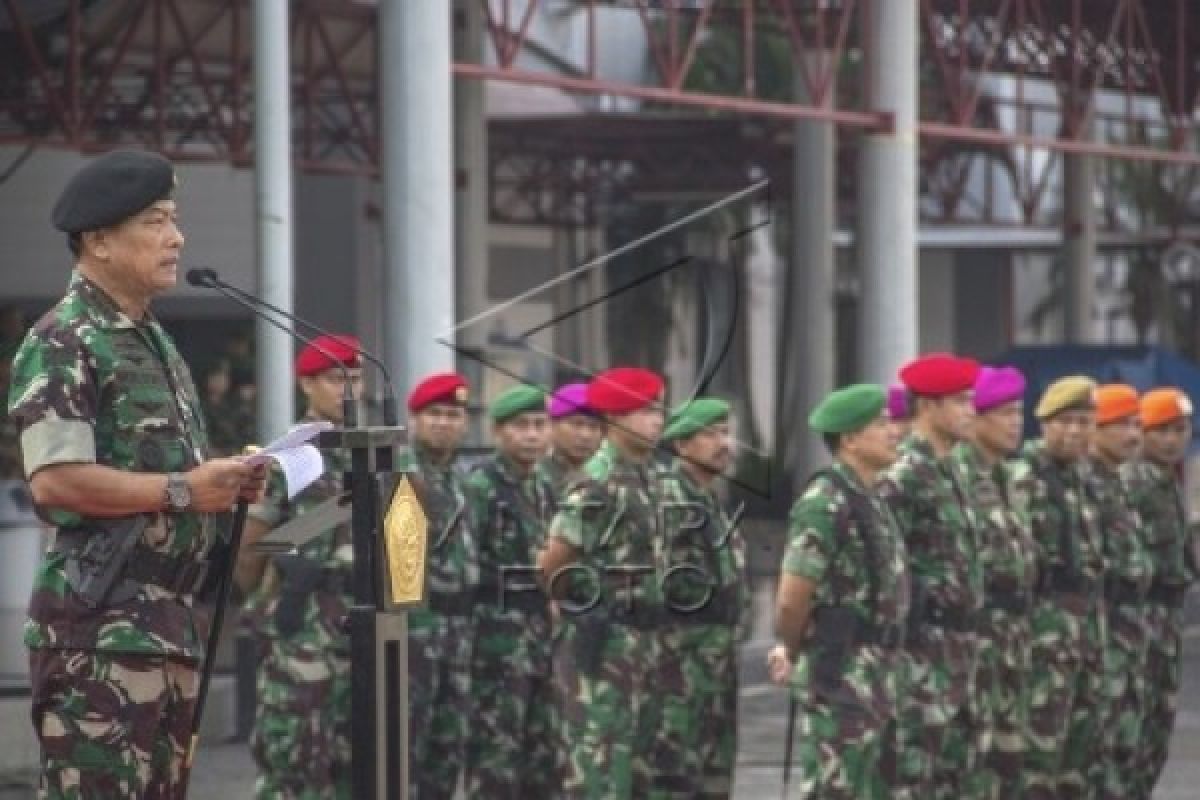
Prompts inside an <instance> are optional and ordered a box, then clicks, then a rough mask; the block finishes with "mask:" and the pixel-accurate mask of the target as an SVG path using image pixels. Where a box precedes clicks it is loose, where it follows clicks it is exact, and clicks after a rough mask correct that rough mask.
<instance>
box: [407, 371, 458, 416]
mask: <svg viewBox="0 0 1200 800" xmlns="http://www.w3.org/2000/svg"><path fill="white" fill-rule="evenodd" d="M434 403H449V404H450V405H455V406H465V405H466V404H467V379H466V378H464V377H463V376H462V375H459V374H458V373H457V372H439V373H436V374H434V375H430V376H429V377H428V378H426V379H425V380H423V381H421V382H420V383H418V384H417V385H416V388H414V389H413V390H412V392H410V393H409V395H408V410H409V411H420V410H421V409H423V408H426V407H427V406H431V405H433V404H434Z"/></svg>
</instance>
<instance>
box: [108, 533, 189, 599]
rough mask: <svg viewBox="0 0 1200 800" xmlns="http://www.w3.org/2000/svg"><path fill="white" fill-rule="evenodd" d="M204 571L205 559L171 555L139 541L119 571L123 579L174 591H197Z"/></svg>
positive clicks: (187, 592)
mask: <svg viewBox="0 0 1200 800" xmlns="http://www.w3.org/2000/svg"><path fill="white" fill-rule="evenodd" d="M207 575H208V562H207V561H196V560H195V559H191V558H173V557H171V556H167V555H163V554H162V553H158V552H155V551H154V550H150V549H148V548H145V547H142V546H140V545H139V546H138V547H136V548H135V549H134V551H133V556H132V557H131V558H130V559H129V563H127V564H126V565H125V569H124V570H122V571H121V578H122V579H124V580H127V581H133V582H134V583H148V584H151V585H154V586H159V587H162V588H163V589H166V590H167V591H169V592H174V593H175V594H192V593H194V592H197V591H199V589H200V587H201V586H203V585H204V578H205V577H206V576H207Z"/></svg>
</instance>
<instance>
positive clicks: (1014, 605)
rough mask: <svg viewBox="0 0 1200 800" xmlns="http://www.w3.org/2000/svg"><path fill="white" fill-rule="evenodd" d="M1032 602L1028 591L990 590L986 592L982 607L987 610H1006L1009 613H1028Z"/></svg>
mask: <svg viewBox="0 0 1200 800" xmlns="http://www.w3.org/2000/svg"><path fill="white" fill-rule="evenodd" d="M1032 607H1033V602H1032V600H1031V598H1030V596H1029V593H1028V592H1020V591H1008V590H992V589H989V590H988V593H987V602H986V603H985V604H984V609H985V610H987V611H1006V612H1008V613H1009V614H1028V613H1029V609H1030V608H1032Z"/></svg>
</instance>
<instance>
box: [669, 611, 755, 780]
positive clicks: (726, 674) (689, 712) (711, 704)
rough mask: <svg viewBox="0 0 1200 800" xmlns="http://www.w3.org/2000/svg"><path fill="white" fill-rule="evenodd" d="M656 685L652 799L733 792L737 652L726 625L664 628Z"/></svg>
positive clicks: (735, 745)
mask: <svg viewBox="0 0 1200 800" xmlns="http://www.w3.org/2000/svg"><path fill="white" fill-rule="evenodd" d="M661 643H662V652H661V655H660V659H659V665H658V669H657V678H656V681H655V683H656V688H657V689H658V691H659V693H660V696H661V703H662V709H661V714H662V727H661V730H660V732H659V735H658V738H657V740H656V742H655V749H654V756H653V758H652V761H653V764H654V769H655V771H656V774H657V778H656V786H655V789H654V790H653V792H652V793H651V795H650V796H651V797H652V798H653V797H657V798H664V800H666V798H688V800H694V799H698V798H703V799H704V800H717V798H728V797H729V796H730V793H731V792H732V791H733V767H734V761H735V760H736V758H737V655H736V650H735V648H734V631H733V628H732V627H730V626H727V625H716V624H711V625H710V624H695V625H688V626H682V627H678V628H673V629H669V630H667V631H664V633H663V634H662V638H661Z"/></svg>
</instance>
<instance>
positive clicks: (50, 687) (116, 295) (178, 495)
mask: <svg viewBox="0 0 1200 800" xmlns="http://www.w3.org/2000/svg"><path fill="white" fill-rule="evenodd" d="M175 184H176V179H175V171H174V169H173V168H172V166H171V164H170V163H169V162H168V161H166V160H165V159H163V158H161V157H159V156H156V155H151V154H147V153H141V152H134V151H114V152H111V153H108V154H106V155H104V156H101V157H100V158H97V159H96V160H95V161H93V162H91V163H90V164H88V165H87V166H85V167H84V168H83V169H81V170H79V172H77V173H76V174H75V176H74V177H73V178H72V179H71V180H70V182H69V183H68V184H67V186H66V188H65V189H64V191H63V192H62V194H61V196H60V197H59V199H58V202H57V203H56V204H55V207H54V213H53V220H54V225H55V227H56V228H58V230H60V231H62V232H64V233H66V234H67V242H68V245H69V247H70V249H71V252H72V254H73V255H74V256H75V258H76V267H75V271H74V272H73V274H72V275H71V279H70V283H69V285H68V288H67V293H66V296H65V297H63V299H62V300H60V301H59V302H58V304H57V305H55V306H54V308H52V309H51V310H50V311H49V312H47V313H46V314H45V315H44V316H43V317H42V318H41V319H40V320H39V321H38V322H37V324H36V325H34V327H33V329H32V330H31V331H30V332H29V333H28V335H27V336H26V337H25V340H24V342H23V343H22V344H21V347H20V349H19V350H18V352H17V355H16V359H15V362H14V365H13V378H12V387H11V390H10V395H9V413H10V414H11V416H12V419H13V420H14V422H15V423H16V426H17V430H18V432H19V436H20V443H21V452H22V459H23V464H24V470H25V475H26V476H27V477H28V479H29V482H30V489H31V491H32V494H33V498H34V502H35V503H36V504H37V508H38V512H39V514H40V515H41V516H42V518H43V519H44V520H45V521H46V522H48V523H49V524H51V525H53V526H55V528H56V531H55V539H54V544H53V545H52V546H51V548H50V550H49V552H47V553H46V555H45V557H44V559H43V560H42V563H41V565H40V566H39V567H38V571H37V575H36V578H35V583H34V590H33V597H32V599H31V601H30V607H29V617H30V618H29V622H28V624H27V625H26V629H25V645H26V646H27V647H29V648H30V679H31V685H32V718H33V725H34V729H35V731H36V733H37V736H38V739H39V741H40V743H41V777H40V784H39V796H40V797H44V798H64V800H65V798H73V797H148V798H150V797H182V796H183V792H184V787H185V786H186V782H187V774H186V769H185V767H184V764H185V757H186V754H187V753H188V750H189V748H190V746H191V741H190V740H191V735H192V723H193V717H194V715H195V707H196V694H197V690H198V662H199V660H200V658H201V657H202V655H203V653H202V648H203V643H202V642H203V639H202V638H201V637H202V634H203V631H202V630H201V629H202V627H203V626H201V625H198V624H197V623H198V621H197V618H196V615H195V612H194V611H193V602H194V595H195V592H196V591H197V590H198V589H199V588H200V586H201V585H202V583H203V579H204V577H205V573H206V571H207V567H208V561H207V558H208V556H209V551H210V548H211V547H212V545H213V544H214V542H215V540H216V538H217V532H216V530H215V527H214V524H213V517H214V513H215V512H221V511H228V510H229V509H230V508H231V507H232V506H233V505H234V503H235V502H236V501H237V500H238V499H239V498H241V499H243V500H254V499H257V497H258V495H259V493H260V492H261V490H262V485H263V483H264V482H265V479H266V473H265V470H263V469H252V468H250V467H248V466H246V465H245V464H244V463H242V462H241V461H239V460H237V459H233V458H223V459H212V460H209V459H207V453H208V441H207V437H206V434H205V430H204V423H203V418H202V414H201V411H200V401H199V398H198V396H197V393H196V389H195V386H194V385H193V383H192V378H191V375H190V373H189V372H188V368H187V365H186V364H184V362H183V359H182V358H181V357H180V355H179V352H178V351H177V350H176V348H175V345H174V343H173V342H172V341H171V339H170V337H169V336H167V334H166V332H165V331H164V330H163V329H162V327H161V326H160V325H159V323H158V321H157V320H156V319H155V318H154V316H153V315H152V314H151V313H150V311H149V305H150V302H151V300H153V298H155V297H156V296H158V295H160V294H162V293H164V292H166V291H169V290H170V289H171V288H172V287H174V286H175V283H176V279H177V271H178V267H179V254H180V250H181V248H182V246H183V234H182V233H180V230H179V227H178V215H177V211H176V206H175V201H174V200H173V199H171V193H172V191H173V189H174V187H175Z"/></svg>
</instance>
